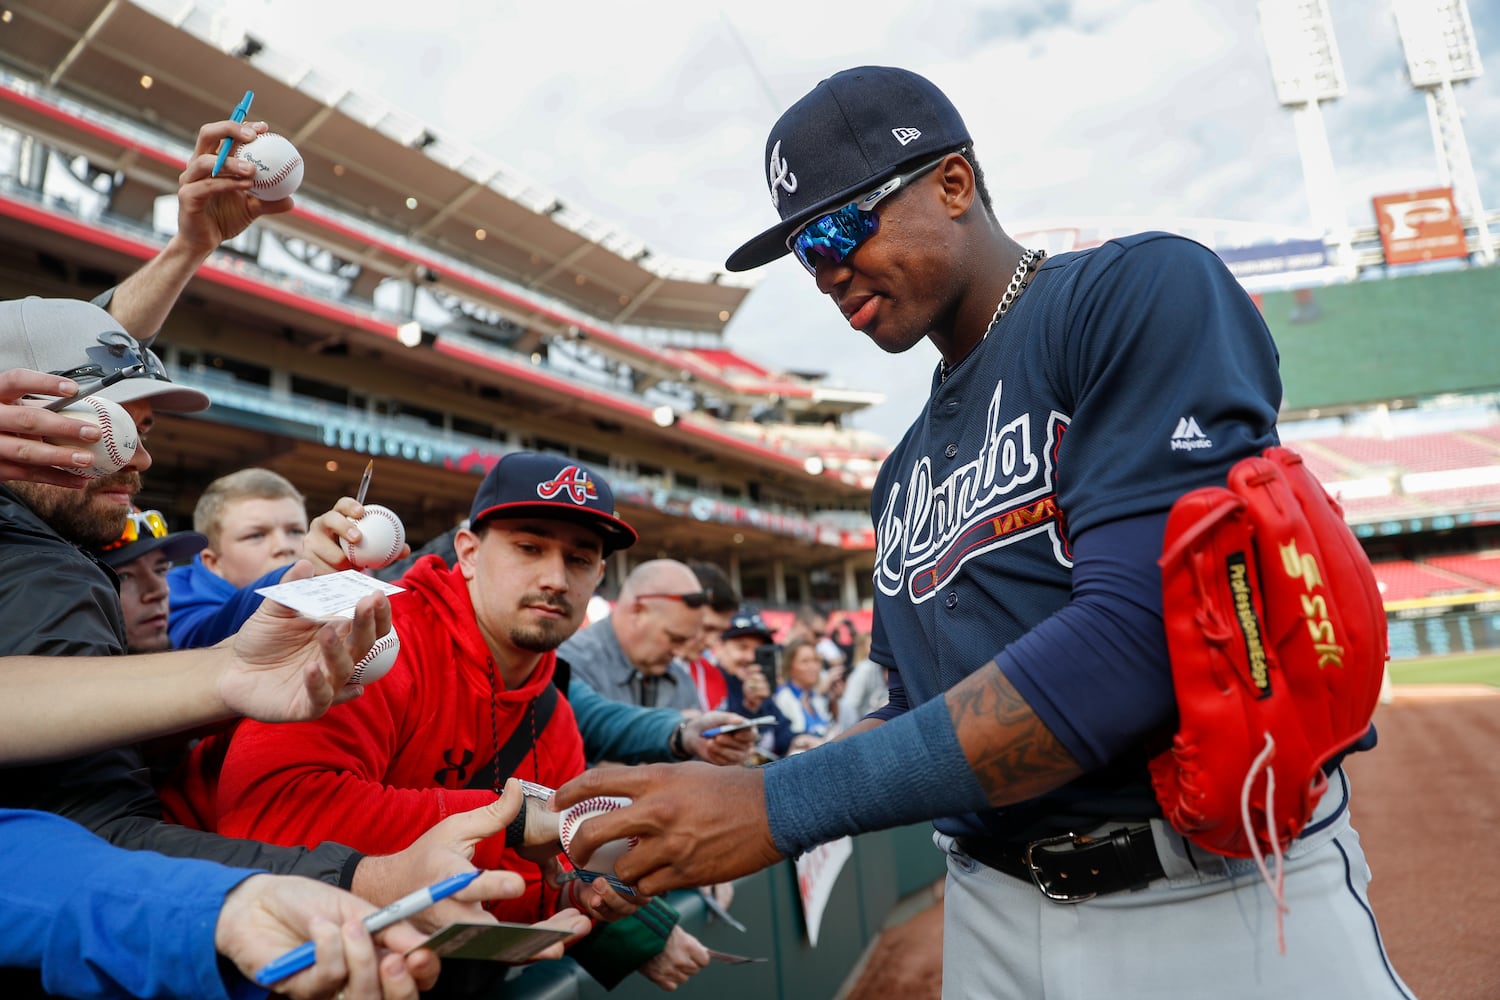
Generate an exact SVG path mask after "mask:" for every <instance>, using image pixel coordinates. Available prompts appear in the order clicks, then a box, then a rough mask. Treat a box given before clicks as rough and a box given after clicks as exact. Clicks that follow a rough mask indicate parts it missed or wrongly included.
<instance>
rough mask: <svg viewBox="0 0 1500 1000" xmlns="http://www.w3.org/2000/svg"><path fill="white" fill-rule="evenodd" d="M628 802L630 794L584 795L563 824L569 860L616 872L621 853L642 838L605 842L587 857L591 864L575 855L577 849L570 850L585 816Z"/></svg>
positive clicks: (562, 838)
mask: <svg viewBox="0 0 1500 1000" xmlns="http://www.w3.org/2000/svg"><path fill="white" fill-rule="evenodd" d="M628 805H630V800H629V799H627V798H620V797H618V796H613V795H600V796H597V797H595V798H592V799H584V800H583V801H582V802H580V803H578V804H577V805H575V806H573V807H571V808H570V809H568V810H567V811H566V812H564V813H563V815H562V820H561V822H560V826H559V837H558V839H559V840H560V841H561V842H562V849H563V853H564V854H566V855H567V856H568V860H569V861H571V862H573V865H574V867H576V868H583V869H585V870H586V871H596V872H604V873H612V872H613V871H614V870H615V862H616V861H618V860H619V859H620V857H621V855H623V854H624V853H625V852H626V851H628V850H630V849H631V848H633V847H635V845H636V844H637V843H639V839H638V838H636V837H629V838H627V839H624V840H611V841H610V842H608V843H606V844H601V845H599V847H598V848H596V849H595V850H594V852H593V854H591V855H589V857H587V858H586V859H584V860H586V861H588V862H590V863H589V864H587V865H584V864H580V863H579V861H578V859H577V858H575V857H573V853H572V851H571V850H570V847H571V845H572V843H573V838H574V837H575V836H576V835H577V833H578V828H579V827H580V826H581V825H582V824H583V821H584V820H587V819H592V818H593V817H595V816H601V815H603V814H605V813H609V812H613V811H614V810H616V809H620V808H623V807H624V806H628Z"/></svg>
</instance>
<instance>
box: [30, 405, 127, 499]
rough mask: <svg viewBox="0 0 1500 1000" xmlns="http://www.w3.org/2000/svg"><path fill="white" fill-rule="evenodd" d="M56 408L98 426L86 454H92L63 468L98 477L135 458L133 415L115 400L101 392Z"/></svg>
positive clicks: (91, 477) (108, 473)
mask: <svg viewBox="0 0 1500 1000" xmlns="http://www.w3.org/2000/svg"><path fill="white" fill-rule="evenodd" d="M58 412H59V413H64V414H66V415H67V416H69V417H72V418H73V419H75V420H86V421H88V422H89V423H91V424H93V425H94V426H96V427H98V428H99V440H97V441H95V442H94V443H93V444H91V445H89V454H90V455H91V456H93V457H92V460H91V461H90V462H89V464H88V466H87V467H86V468H79V467H78V466H76V465H67V466H61V467H60V468H62V469H63V470H64V471H65V472H70V473H72V474H73V475H75V476H82V477H83V478H84V479H102V478H103V477H105V476H108V475H111V474H113V473H116V472H119V471H120V470H121V469H123V468H125V466H127V465H129V464H130V461H131V459H133V458H135V451H136V449H137V448H139V447H140V444H141V438H140V434H139V433H138V432H137V430H136V426H135V418H134V417H132V416H131V415H130V414H128V413H126V412H125V408H124V407H123V406H121V405H120V404H119V403H116V402H114V401H113V400H108V399H105V398H104V397H103V396H87V397H85V398H83V399H80V400H79V401H78V402H76V403H72V404H70V405H69V406H66V407H64V408H63V409H62V410H59V411H58ZM42 440H43V441H45V442H46V443H48V444H58V443H59V442H58V441H55V440H52V439H50V438H43V439H42Z"/></svg>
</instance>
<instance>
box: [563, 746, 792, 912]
mask: <svg viewBox="0 0 1500 1000" xmlns="http://www.w3.org/2000/svg"><path fill="white" fill-rule="evenodd" d="M596 795H621V796H625V797H627V798H629V799H631V800H632V802H631V804H630V805H629V806H626V807H625V808H623V809H615V810H611V811H610V812H608V813H604V814H602V815H599V816H594V817H592V818H591V819H590V820H589V821H588V822H587V823H584V824H582V825H580V826H579V828H578V833H577V836H575V837H574V838H573V843H572V846H571V849H572V850H573V851H574V852H575V853H577V854H578V855H579V856H580V857H588V856H589V854H591V853H592V852H593V851H595V850H597V849H598V848H599V847H601V846H602V845H604V844H606V843H608V842H609V841H611V840H619V839H622V838H628V837H632V836H634V837H638V838H640V841H639V843H638V844H637V845H636V846H635V847H633V848H632V849H630V850H629V851H627V852H625V854H624V855H622V856H621V857H620V859H619V860H618V861H617V862H615V874H616V875H618V876H619V877H620V878H621V879H623V880H624V881H625V882H626V883H627V884H629V885H633V886H635V887H636V889H637V890H638V891H640V892H643V893H646V894H648V895H653V896H655V895H660V894H661V893H664V892H666V891H667V890H669V889H681V888H688V887H696V886H700V885H713V884H714V883H716V882H727V881H729V880H730V879H735V878H740V877H741V876H744V875H749V874H750V873H751V872H757V871H760V870H761V869H762V868H766V867H768V866H770V865H773V864H775V863H776V862H778V861H781V860H782V856H781V854H780V853H779V852H778V851H777V850H776V846H775V844H774V843H772V841H771V825H770V820H769V819H768V818H767V816H766V793H765V775H764V774H763V773H762V772H761V771H760V770H759V769H758V768H753V767H724V768H719V767H713V766H711V765H708V764H701V763H698V762H696V761H686V762H684V763H679V764H647V765H645V766H641V767H596V768H590V769H589V770H587V771H585V772H583V774H581V775H579V776H578V777H576V778H574V779H573V780H572V781H570V782H568V783H567V784H566V785H564V786H562V787H561V788H559V789H558V790H557V794H556V795H554V796H553V797H552V806H553V808H556V809H567V808H568V807H569V806H572V805H575V804H577V803H579V802H582V801H583V800H584V799H588V798H593V797H594V796H596Z"/></svg>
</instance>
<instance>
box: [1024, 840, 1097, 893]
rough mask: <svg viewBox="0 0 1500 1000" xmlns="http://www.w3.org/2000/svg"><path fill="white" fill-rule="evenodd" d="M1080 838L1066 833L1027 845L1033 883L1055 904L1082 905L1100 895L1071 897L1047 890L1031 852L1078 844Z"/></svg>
mask: <svg viewBox="0 0 1500 1000" xmlns="http://www.w3.org/2000/svg"><path fill="white" fill-rule="evenodd" d="M1076 843H1078V836H1077V835H1076V834H1072V833H1064V834H1061V835H1060V836H1056V837H1043V838H1042V839H1041V840H1033V841H1032V842H1031V843H1029V844H1027V845H1026V857H1025V862H1026V870H1027V871H1028V872H1030V873H1031V881H1032V882H1034V883H1035V884H1036V887H1037V889H1038V890H1039V891H1040V892H1041V894H1042V895H1043V896H1046V897H1047V898H1048V899H1050V900H1052V901H1053V902H1054V903H1082V902H1086V901H1087V900H1090V899H1093V898H1094V897H1095V896H1097V895H1098V893H1096V892H1089V893H1084V894H1082V895H1077V896H1075V895H1070V894H1069V893H1065V892H1063V893H1057V892H1053V891H1052V890H1051V889H1049V888H1047V886H1046V885H1045V884H1043V882H1042V869H1041V868H1040V867H1039V866H1038V865H1037V864H1036V863H1035V862H1033V861H1032V860H1031V852H1032V851H1034V850H1036V849H1037V848H1039V847H1053V846H1055V845H1057V844H1076Z"/></svg>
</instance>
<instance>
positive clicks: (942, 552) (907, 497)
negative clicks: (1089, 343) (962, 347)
mask: <svg viewBox="0 0 1500 1000" xmlns="http://www.w3.org/2000/svg"><path fill="white" fill-rule="evenodd" d="M1001 391H1002V386H1001V385H999V384H997V385H996V386H995V394H994V396H993V397H991V399H990V407H989V416H988V422H987V425H986V426H987V432H986V434H985V436H984V438H983V440H981V441H980V442H979V450H978V454H977V455H976V456H975V457H974V460H973V461H971V462H968V463H966V464H964V465H961V466H959V467H957V468H955V469H954V470H953V471H952V472H951V473H950V474H949V475H948V477H947V478H946V479H944V480H943V481H941V482H936V481H934V479H933V472H932V460H931V459H930V458H928V457H927V456H923V457H922V458H920V459H918V460H917V462H916V464H914V465H913V466H912V468H911V470H910V471H909V472H908V473H907V474H906V476H905V478H904V481H902V480H898V481H897V482H895V483H893V484H892V486H891V490H890V493H889V494H888V496H887V497H886V506H885V509H884V510H882V511H881V512H880V517H879V520H878V522H877V525H876V529H875V536H876V542H875V546H876V551H875V558H876V563H875V586H876V587H877V588H879V590H880V591H881V593H884V594H888V595H891V596H895V595H896V594H899V593H901V591H902V589H903V588H904V589H905V590H906V591H907V597H908V599H909V600H910V601H911V602H912V603H913V604H920V603H922V602H923V601H926V600H928V599H930V598H931V597H932V596H933V595H934V594H935V593H937V592H938V589H939V588H941V587H942V586H943V584H944V583H946V582H947V581H948V580H949V579H950V578H951V577H952V576H953V574H954V573H956V572H957V571H958V569H959V567H960V566H962V565H963V564H964V563H966V562H968V561H969V560H970V559H973V558H975V557H976V556H979V555H982V554H984V553H986V552H989V551H991V550H993V549H997V548H1000V547H1001V546H1005V545H1011V544H1014V543H1015V542H1019V541H1021V540H1022V539H1024V538H1030V537H1032V536H1034V535H1038V534H1045V535H1048V536H1050V538H1051V540H1052V550H1053V555H1054V557H1055V558H1056V559H1057V561H1058V563H1059V564H1060V565H1063V566H1072V564H1073V560H1072V556H1071V554H1070V553H1069V552H1068V545H1067V539H1066V537H1065V536H1064V534H1063V530H1062V529H1063V525H1062V520H1063V518H1062V512H1061V511H1060V510H1059V509H1058V506H1057V486H1056V466H1057V449H1058V446H1059V445H1060V444H1061V443H1062V436H1063V432H1064V431H1065V430H1067V426H1068V419H1067V418H1066V417H1064V416H1063V415H1062V414H1060V413H1055V412H1054V413H1052V414H1050V416H1049V417H1048V420H1047V428H1046V442H1045V444H1044V449H1043V452H1042V454H1038V453H1037V450H1036V448H1035V447H1033V444H1032V436H1031V414H1029V413H1023V414H1021V415H1020V416H1018V417H1016V418H1015V419H1014V420H1012V421H1010V422H1009V423H1006V424H1004V425H1001V423H1000V396H1001Z"/></svg>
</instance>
